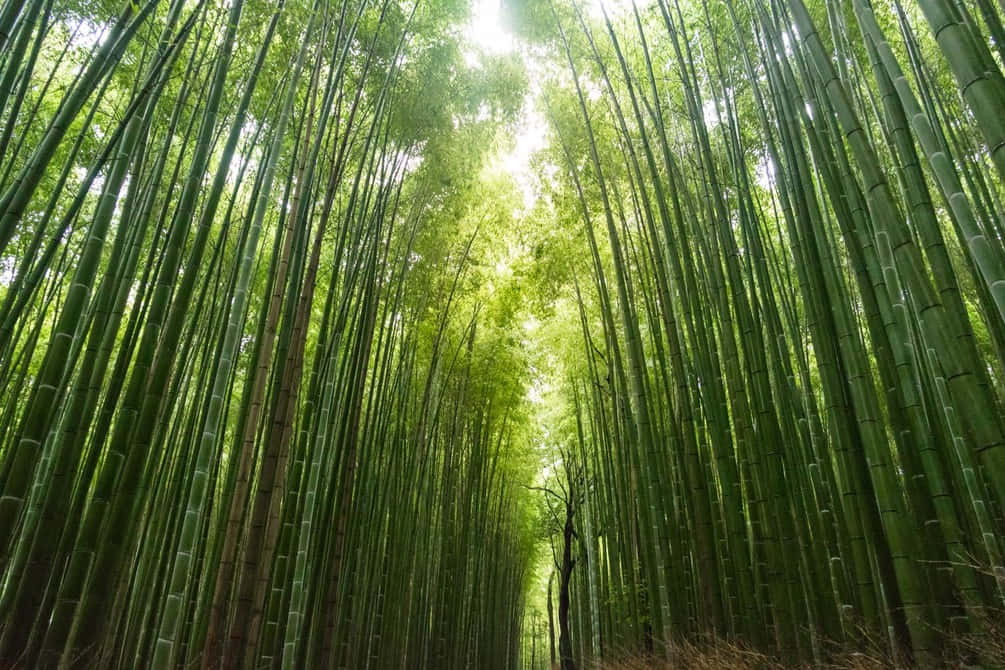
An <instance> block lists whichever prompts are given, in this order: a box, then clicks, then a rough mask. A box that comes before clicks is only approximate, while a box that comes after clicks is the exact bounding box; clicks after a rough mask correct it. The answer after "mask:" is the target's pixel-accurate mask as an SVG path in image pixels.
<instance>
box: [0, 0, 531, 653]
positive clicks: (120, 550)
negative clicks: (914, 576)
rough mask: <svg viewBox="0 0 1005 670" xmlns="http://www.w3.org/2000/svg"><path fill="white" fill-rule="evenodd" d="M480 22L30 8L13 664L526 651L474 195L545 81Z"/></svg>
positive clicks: (8, 271) (14, 125)
mask: <svg viewBox="0 0 1005 670" xmlns="http://www.w3.org/2000/svg"><path fill="white" fill-rule="evenodd" d="M465 11H466V8H465V7H463V6H455V5H452V4H450V3H439V4H435V3H425V2H417V3H412V2H402V3H398V2H395V1H394V0H381V1H377V2H369V1H360V2H352V1H350V2H339V3H335V2H326V1H323V0H302V1H301V0H286V1H285V2H284V1H283V0H279V1H277V2H271V1H269V2H262V1H258V0H256V1H253V0H231V1H230V2H215V1H214V2H210V1H207V0H198V1H194V2H188V1H185V0H161V1H158V0H144V1H142V2H138V3H137V2H134V1H127V2H121V3H119V2H109V3H75V2H62V1H56V0H40V1H38V2H27V3H24V2H20V1H19V0H7V1H6V2H4V3H3V6H2V10H0V48H2V57H0V91H2V94H0V96H2V97H0V126H2V128H0V133H2V137H0V272H2V287H0V323H2V325H0V332H2V335H0V413H2V418H0V489H2V498H0V555H2V559H0V569H2V579H3V582H2V584H3V588H2V595H0V666H3V667H11V666H16V667H26V668H27V667H30V668H36V667H46V668H47V667H122V668H147V667H149V668H169V667H171V668H173V667H198V666H201V667H205V668H216V667H228V668H233V667H280V666H281V667H283V668H295V667H348V668H363V667H401V668H415V667H460V666H462V665H473V666H477V667H486V668H489V667H502V664H504V663H505V662H506V659H512V658H515V657H516V651H515V650H516V648H517V646H518V643H519V623H520V616H521V602H522V597H523V584H524V583H525V575H526V572H527V570H528V565H529V558H530V545H529V543H528V542H527V541H526V540H525V538H526V537H527V533H526V532H525V530H523V526H524V525H525V524H526V514H524V512H523V511H522V509H523V508H522V507H521V503H520V501H519V500H518V497H517V496H516V495H515V492H516V491H518V490H519V489H518V487H517V486H516V483H515V481H516V480H515V479H514V472H516V468H517V466H515V465H514V464H513V459H511V458H509V457H508V456H507V454H508V453H509V452H510V450H511V447H510V444H511V441H512V439H513V438H514V435H516V434H518V430H516V429H515V428H514V426H517V427H518V426H519V421H518V420H517V419H516V418H515V417H519V416H520V412H521V410H520V405H521V402H522V401H523V396H522V393H523V391H522V388H523V387H522V385H521V381H520V379H521V372H520V369H521V368H520V365H519V361H518V360H514V358H513V354H512V352H510V351H509V350H508V349H507V348H506V346H505V344H500V341H499V338H497V337H495V336H494V335H493V333H494V332H495V329H496V328H498V327H500V324H499V323H496V321H494V320H492V319H486V318H485V316H484V314H483V313H482V311H481V309H480V306H479V305H478V304H476V301H475V300H474V299H472V298H470V297H467V296H466V292H467V291H468V289H469V288H470V285H471V283H472V280H471V272H472V271H471V268H470V265H471V262H470V261H471V254H472V244H473V242H474V238H473V236H472V235H471V233H470V231H466V230H465V224H464V219H465V216H466V214H465V211H466V205H465V201H464V197H465V196H464V194H465V193H466V191H467V189H469V188H470V185H471V182H472V179H473V174H474V172H473V167H474V166H477V165H478V162H479V160H480V158H479V156H480V154H479V153H478V150H477V147H478V146H485V145H487V144H488V141H487V139H486V138H490V137H491V132H492V129H493V128H495V127H496V126H497V124H498V122H499V121H500V119H503V118H506V117H511V116H512V114H513V112H514V109H515V107H516V105H517V104H518V103H519V99H520V98H519V82H520V77H519V73H518V72H517V71H516V70H514V69H512V68H507V67H504V64H499V63H497V64H496V65H497V66H498V67H496V68H485V67H479V66H473V67H468V66H467V65H465V62H464V59H463V58H462V55H461V51H460V46H459V44H458V40H457V37H456V35H455V34H454V33H453V32H452V24H453V23H455V22H456V21H458V20H460V18H462V17H463V15H464V12H465ZM113 12H118V14H115V13H113ZM451 157H452V158H451ZM484 380H492V383H485V381H484Z"/></svg>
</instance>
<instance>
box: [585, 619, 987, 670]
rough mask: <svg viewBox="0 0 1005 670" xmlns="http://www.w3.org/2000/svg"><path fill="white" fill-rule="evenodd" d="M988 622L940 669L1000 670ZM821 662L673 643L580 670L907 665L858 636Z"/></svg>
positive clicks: (829, 650) (716, 642)
mask: <svg viewBox="0 0 1005 670" xmlns="http://www.w3.org/2000/svg"><path fill="white" fill-rule="evenodd" d="M999 615H1000V613H999V612H996V613H995V615H994V616H988V617H987V618H986V619H985V621H983V622H981V625H980V626H979V628H980V631H981V632H980V633H975V634H967V635H955V636H952V637H951V640H949V641H948V642H947V643H946V645H945V647H944V648H943V649H942V650H941V652H942V654H943V658H942V662H943V663H944V665H943V666H942V667H947V668H974V667H980V668H1005V617H1003V616H999ZM821 652H822V655H823V656H824V657H825V658H826V659H827V660H826V661H825V662H820V663H812V662H803V663H796V664H793V663H783V662H781V661H779V660H778V659H777V658H775V657H772V656H769V655H766V654H764V653H761V652H759V651H757V650H756V649H753V648H751V647H749V646H745V645H744V644H742V643H739V642H734V641H728V640H723V639H713V640H709V641H705V642H701V643H700V644H699V643H695V642H692V641H687V640H681V641H677V642H675V643H674V644H673V645H672V646H671V647H670V648H669V649H667V651H666V653H665V654H658V655H646V654H639V653H638V652H631V651H628V650H626V651H623V652H621V653H616V652H615V653H613V654H611V655H610V658H608V659H605V660H604V661H602V662H597V661H592V662H587V663H584V664H583V666H582V667H583V669H584V670H671V669H674V670H677V669H681V668H685V669H687V670H723V669H724V668H729V669H736V670H793V669H800V668H807V669H808V668H824V669H827V670H887V669H890V668H906V667H911V666H912V664H909V663H905V662H903V661H899V662H898V660H897V659H895V658H894V657H892V656H891V655H890V652H889V650H888V649H886V648H885V645H884V644H883V642H882V641H881V640H878V639H876V638H875V637H872V636H866V635H860V636H858V639H856V640H855V641H854V642H853V643H851V644H849V643H846V644H844V645H837V644H834V643H830V644H824V645H823V646H822V649H821Z"/></svg>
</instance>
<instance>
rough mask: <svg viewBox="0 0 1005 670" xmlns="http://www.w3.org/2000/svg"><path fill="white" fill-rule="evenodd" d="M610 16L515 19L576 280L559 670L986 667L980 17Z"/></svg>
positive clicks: (989, 285) (683, 7) (993, 584)
mask: <svg viewBox="0 0 1005 670" xmlns="http://www.w3.org/2000/svg"><path fill="white" fill-rule="evenodd" d="M618 7H620V9H618ZM618 7H612V6H611V5H610V4H608V3H603V2H601V3H598V4H594V3H585V2H579V1H576V0H573V1H572V2H568V3H562V2H557V1H554V2H546V3H534V4H527V5H525V6H523V7H522V11H523V14H524V15H523V17H522V18H523V21H524V23H526V24H527V25H529V26H530V27H529V28H528V32H529V33H531V34H532V35H534V36H536V38H537V39H538V40H542V41H546V42H547V43H548V44H550V45H551V46H552V47H553V48H554V49H555V50H556V52H557V53H558V54H560V56H561V59H559V57H558V56H556V59H555V61H556V66H555V68H554V70H553V75H552V78H551V83H550V84H549V86H548V87H547V88H546V90H545V93H544V102H545V104H546V106H547V113H548V115H549V118H550V122H551V127H552V135H553V138H554V141H553V145H554V149H553V160H554V162H555V164H556V165H558V166H560V170H559V175H562V176H561V177H560V178H559V179H557V180H553V181H552V187H551V196H550V205H549V207H550V208H551V209H552V210H553V211H555V212H556V213H557V215H558V216H559V217H561V218H564V220H566V221H568V222H572V223H570V224H569V225H576V226H578V228H579V230H581V231H583V233H584V242H583V246H582V248H583V249H584V254H583V257H584V258H586V259H587V260H586V261H585V262H584V263H582V265H577V266H576V268H574V270H573V271H574V273H575V274H576V275H578V276H577V277H576V281H577V284H576V289H575V294H574V295H572V296H571V304H573V305H575V304H577V303H578V305H579V307H578V308H577V309H578V310H579V312H580V314H581V323H582V328H581V332H582V337H583V343H582V345H581V347H579V351H578V352H574V353H572V354H570V355H569V356H567V359H568V360H570V361H571V362H570V363H569V364H568V367H569V370H570V372H569V375H568V376H569V381H568V383H567V391H566V394H567V397H568V398H569V400H568V405H569V410H568V411H569V412H570V413H573V414H575V415H576V418H577V422H579V424H580V428H579V430H578V431H575V430H571V429H570V430H568V431H567V439H568V440H569V443H570V444H572V445H578V446H577V447H576V448H575V449H574V450H573V451H574V452H575V453H578V454H579V455H578V456H577V460H578V462H579V463H580V466H585V467H586V469H587V470H588V472H589V475H588V478H587V481H588V485H587V486H585V487H584V490H583V492H582V494H581V495H580V505H581V511H580V514H579V516H580V517H581V519H580V520H579V521H578V522H577V529H578V532H579V536H580V540H579V541H578V542H577V547H578V549H577V551H578V554H579V556H580V557H581V563H580V566H581V567H577V568H576V570H575V573H574V579H573V582H574V583H573V586H572V592H573V598H574V622H573V624H572V637H573V639H574V640H575V645H574V648H575V660H576V661H577V662H579V661H581V660H582V659H585V658H589V657H591V656H597V655H598V654H599V655H601V656H608V657H609V656H611V655H616V654H617V653H620V651H621V650H625V649H643V648H646V647H648V648H649V649H652V650H655V651H656V653H657V654H658V655H659V654H660V650H661V649H662V648H663V647H664V645H667V644H669V643H671V642H673V641H674V640H679V639H681V638H689V639H691V640H704V639H707V636H715V637H719V638H726V639H729V640H734V641H737V642H740V643H742V644H745V645H751V646H754V647H756V648H758V649H761V650H769V652H770V653H771V654H773V655H777V656H779V657H780V658H782V659H785V660H787V661H796V660H803V661H808V660H815V661H818V662H819V661H823V660H826V659H827V658H828V657H829V656H831V655H832V654H834V653H836V652H837V649H836V648H835V645H837V646H842V645H843V646H845V647H846V648H849V649H858V648H863V647H870V646H871V648H874V649H880V650H884V649H885V650H886V652H885V653H887V654H890V655H891V657H892V656H899V657H900V658H901V659H913V661H914V662H916V663H918V664H920V665H922V666H930V665H935V664H938V663H941V662H949V663H954V664H955V663H958V662H961V661H966V662H981V661H987V660H988V659H987V654H991V653H992V647H993V641H992V640H991V637H990V636H992V635H995V634H997V636H998V640H999V642H998V644H999V647H1000V639H1001V625H1000V624H1001V617H1002V615H1003V612H1005V609H1003V608H1005V567H1003V566H1005V564H1003V560H1002V550H1003V542H1005V523H1003V517H1002V514H1003V504H1005V441H1003V437H1005V433H1003V431H1005V423H1003V415H1002V408H1001V394H1002V391H1003V390H1005V387H1003V383H1005V377H1003V371H1005V368H1003V362H1005V358H1003V356H1005V348H1003V342H1005V340H1003V335H1005V329H1003V326H1005V322H1003V316H1005V311H1003V299H1002V295H1003V294H1002V290H1003V286H1005V284H1003V283H1002V280H1003V279H1005V276H1003V270H1005V248H1003V237H1002V232H1003V231H1002V228H1001V226H1002V221H1003V214H1005V210H1003V208H1002V197H1003V196H1005V190H1003V181H1002V177H1003V176H1005V170H1003V165H1002V156H1003V155H1005V145H1003V143H1002V138H1003V132H1005V79H1003V77H1002V71H1001V66H1002V61H1001V57H1002V53H1001V49H1002V45H1003V44H1005V42H1003V37H1005V36H1003V33H1002V21H1001V19H1002V16H1001V11H1002V9H1001V7H1000V6H994V4H993V3H990V2H976V3H972V4H971V3H953V2H949V1H948V0H917V1H916V2H915V1H905V2H898V0H891V1H887V0H873V1H872V2H869V0H854V1H853V2H847V3H843V2H812V3H811V2H809V1H808V0H807V2H805V3H804V0H789V1H781V0H778V1H773V2H760V1H756V0H755V1H747V0H722V1H698V2H684V1H683V0H654V2H653V3H640V2H630V3H622V4H621V5H619V6H618ZM972 12H976V13H972ZM542 26H548V27H547V28H542ZM535 27H536V32H534V31H535ZM559 60H561V66H558V65H557V63H558V62H559ZM588 527H592V532H589V531H588V530H587V528H588ZM577 594H578V596H579V597H578V598H576V596H577ZM598 603H599V605H598ZM995 628H997V632H995V630H994V629H995ZM598 638H599V642H598ZM999 653H1000V652H999ZM561 660H562V663H563V668H565V667H571V665H569V666H567V665H565V663H566V661H567V660H571V659H566V658H562V659H561ZM999 662H1000V660H999Z"/></svg>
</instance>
